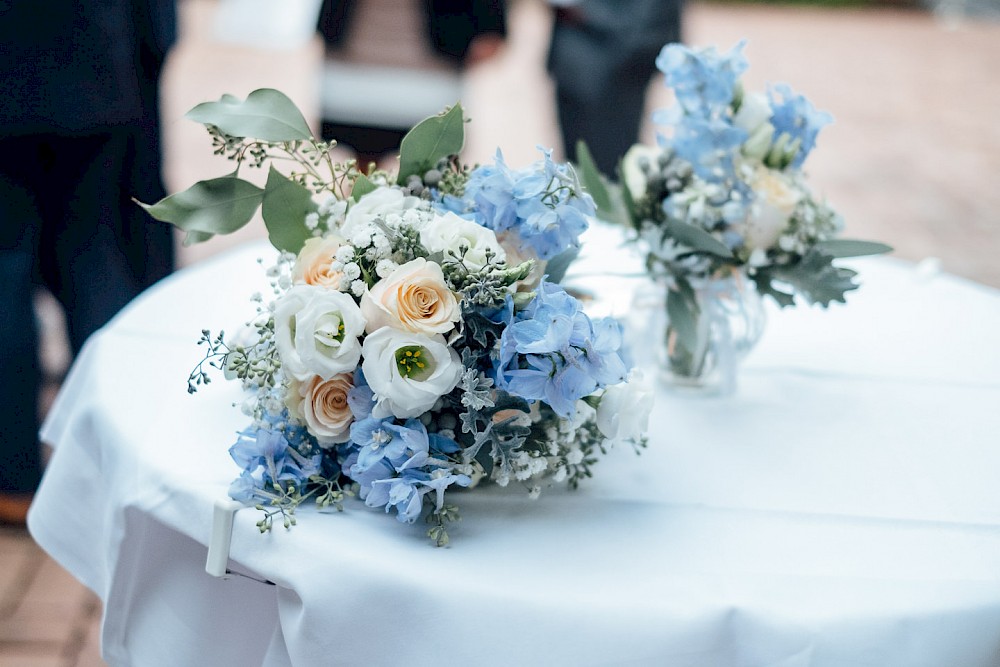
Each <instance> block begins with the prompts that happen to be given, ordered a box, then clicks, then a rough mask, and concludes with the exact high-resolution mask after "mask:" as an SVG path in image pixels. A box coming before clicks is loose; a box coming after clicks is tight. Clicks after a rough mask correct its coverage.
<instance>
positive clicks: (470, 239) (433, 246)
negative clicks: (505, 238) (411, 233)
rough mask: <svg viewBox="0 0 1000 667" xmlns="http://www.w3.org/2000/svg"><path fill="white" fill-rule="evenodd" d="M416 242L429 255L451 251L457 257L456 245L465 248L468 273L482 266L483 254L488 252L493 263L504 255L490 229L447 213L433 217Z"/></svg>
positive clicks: (484, 258) (484, 263)
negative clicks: (469, 270) (492, 256)
mask: <svg viewBox="0 0 1000 667" xmlns="http://www.w3.org/2000/svg"><path fill="white" fill-rule="evenodd" d="M420 243H421V244H423V246H424V247H425V248H427V249H428V250H430V251H431V252H443V253H444V254H445V255H447V254H448V251H449V250H450V251H454V253H455V254H456V255H458V254H459V246H461V245H463V244H464V245H465V246H466V247H467V248H468V249H469V250H468V252H466V253H465V265H466V266H467V267H469V268H470V269H472V270H474V271H475V270H478V269H481V268H483V267H484V266H486V251H487V250H490V251H491V252H492V253H493V255H494V256H495V257H496V259H497V261H499V260H502V259H506V256H507V255H506V253H505V252H504V250H503V248H501V247H500V243H499V241H497V237H496V234H494V233H493V230H491V229H487V228H486V227H483V226H482V225H477V224H476V223H475V222H473V221H471V220H466V219H465V218H463V217H461V216H459V215H456V214H455V213H452V212H451V211H449V212H448V213H445V214H444V215H435V216H434V217H433V218H432V219H431V220H430V221H429V222H428V223H427V224H426V225H424V227H423V228H422V229H421V230H420Z"/></svg>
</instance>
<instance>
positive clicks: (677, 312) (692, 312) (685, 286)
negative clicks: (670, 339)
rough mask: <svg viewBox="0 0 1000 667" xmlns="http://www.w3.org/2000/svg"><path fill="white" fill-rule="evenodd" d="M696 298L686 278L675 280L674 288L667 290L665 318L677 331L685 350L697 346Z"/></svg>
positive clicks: (697, 311) (690, 349)
mask: <svg viewBox="0 0 1000 667" xmlns="http://www.w3.org/2000/svg"><path fill="white" fill-rule="evenodd" d="M699 311H700V309H699V308H698V300H697V298H696V297H695V294H694V290H693V289H691V285H690V284H689V283H688V282H687V281H686V280H678V281H677V289H676V290H673V289H671V290H667V318H668V322H669V325H670V326H671V327H672V328H673V329H674V331H676V332H677V339H678V343H679V344H680V345H681V346H682V347H683V348H684V349H686V350H689V351H693V350H694V349H695V348H696V347H697V346H698V317H699V315H700V312H699Z"/></svg>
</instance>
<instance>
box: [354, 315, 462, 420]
mask: <svg viewBox="0 0 1000 667" xmlns="http://www.w3.org/2000/svg"><path fill="white" fill-rule="evenodd" d="M363 354H364V361H363V362H362V365H361V369H362V371H363V372H364V374H365V379H366V380H367V381H368V386H370V387H371V389H372V392H373V393H374V394H375V399H376V403H375V407H374V408H373V409H372V416H373V417H375V418H376V419H381V418H384V417H388V416H390V415H391V416H395V417H399V418H400V419H406V418H409V417H416V416H418V415H420V414H422V413H424V412H426V411H427V410H430V409H431V407H433V405H434V403H436V402H437V400H438V399H439V398H440V397H441V396H444V395H445V394H447V393H448V392H450V391H451V390H452V389H454V388H455V386H456V385H457V384H458V381H459V379H460V378H461V377H462V360H461V359H460V358H459V356H458V353H457V352H455V350H453V349H452V348H450V347H449V346H448V345H447V344H446V343H445V340H444V337H443V336H441V335H435V336H425V335H423V334H418V333H411V332H408V331H399V330H398V329H393V328H391V327H384V328H382V329H379V330H378V331H376V332H374V333H371V334H369V335H368V337H367V338H365V342H364V347H363Z"/></svg>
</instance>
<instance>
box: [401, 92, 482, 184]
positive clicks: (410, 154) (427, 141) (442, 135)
mask: <svg viewBox="0 0 1000 667" xmlns="http://www.w3.org/2000/svg"><path fill="white" fill-rule="evenodd" d="M464 124H465V117H464V116H463V111H462V105H461V104H456V105H455V106H453V107H452V108H451V109H449V110H448V111H446V112H444V113H441V114H438V115H437V116H431V117H430V118H427V119H425V120H422V121H420V122H419V123H417V124H416V125H415V126H414V127H413V129H412V130H410V131H409V132H407V133H406V136H405V137H403V141H402V142H401V143H400V145H399V177H398V179H397V181H396V182H397V183H399V184H400V185H405V184H406V180H407V179H408V178H409V177H410V176H413V175H417V176H421V177H422V176H423V175H424V173H426V172H427V170H428V169H432V168H433V167H436V166H437V163H438V161H440V160H441V159H442V158H446V157H448V156H450V155H458V153H459V152H461V150H462V145H463V144H464V143H465V127H464Z"/></svg>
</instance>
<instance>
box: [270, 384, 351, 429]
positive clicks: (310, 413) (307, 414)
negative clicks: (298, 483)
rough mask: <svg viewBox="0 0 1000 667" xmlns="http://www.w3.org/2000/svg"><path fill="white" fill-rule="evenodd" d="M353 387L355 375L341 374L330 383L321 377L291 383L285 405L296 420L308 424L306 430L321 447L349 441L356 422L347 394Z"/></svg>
mask: <svg viewBox="0 0 1000 667" xmlns="http://www.w3.org/2000/svg"><path fill="white" fill-rule="evenodd" d="M353 388H354V375H353V373H340V374H339V375H334V376H333V377H332V378H330V379H329V380H324V379H323V378H321V377H320V376H318V375H314V376H312V377H311V378H310V379H308V380H306V381H305V382H299V381H297V380H292V382H291V385H290V386H289V388H288V396H287V398H286V404H287V406H288V409H289V411H290V412H291V413H292V414H293V415H294V416H295V417H297V418H298V419H300V420H302V421H304V422H305V423H306V429H307V430H308V431H309V433H311V434H312V435H314V436H315V437H316V440H317V441H318V442H319V444H320V445H323V446H326V445H333V444H337V443H341V442H347V441H348V440H349V439H350V434H351V423H352V422H353V421H354V414H353V413H352V412H351V408H350V406H349V405H348V404H347V394H348V392H350V391H351V389H353Z"/></svg>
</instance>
